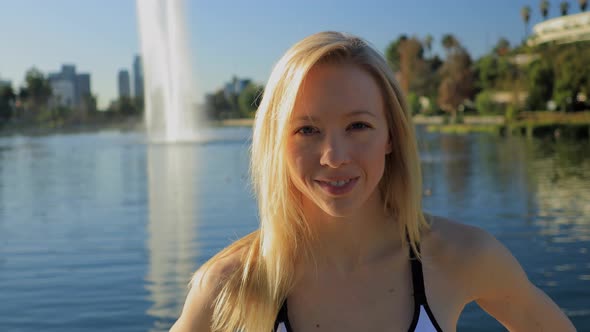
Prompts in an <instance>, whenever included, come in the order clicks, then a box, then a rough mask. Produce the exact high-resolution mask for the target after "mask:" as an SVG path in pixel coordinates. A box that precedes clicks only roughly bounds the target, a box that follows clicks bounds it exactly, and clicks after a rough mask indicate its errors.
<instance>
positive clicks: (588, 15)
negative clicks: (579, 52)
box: [527, 12, 590, 46]
mask: <svg viewBox="0 0 590 332" xmlns="http://www.w3.org/2000/svg"><path fill="white" fill-rule="evenodd" d="M583 40H590V12H583V13H578V14H573V15H566V16H560V17H556V18H552V19H549V20H546V21H543V22H541V23H539V24H536V25H535V26H534V27H533V35H532V36H531V37H530V38H529V40H528V42H527V43H528V44H529V45H531V46H533V45H540V44H545V43H558V44H564V43H572V42H577V41H583Z"/></svg>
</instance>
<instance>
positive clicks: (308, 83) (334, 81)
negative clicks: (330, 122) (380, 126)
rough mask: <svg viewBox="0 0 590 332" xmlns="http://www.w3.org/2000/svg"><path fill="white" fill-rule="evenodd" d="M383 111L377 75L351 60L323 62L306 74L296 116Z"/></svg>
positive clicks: (376, 112)
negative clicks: (374, 75) (333, 62)
mask: <svg viewBox="0 0 590 332" xmlns="http://www.w3.org/2000/svg"><path fill="white" fill-rule="evenodd" d="M359 110H363V111H369V112H371V113H374V115H376V116H384V114H383V96H382V94H381V89H380V88H379V85H378V84H377V81H376V80H375V78H374V77H373V76H372V75H371V74H370V73H369V72H368V71H367V70H366V69H364V68H362V67H360V66H358V65H351V64H321V65H316V66H315V67H313V68H312V69H311V70H310V72H309V73H308V74H307V76H306V77H305V80H304V81H303V84H302V86H301V88H300V90H299V93H298V94H297V99H296V102H295V108H294V109H293V115H294V116H303V115H309V116H314V117H320V116H322V115H325V116H337V115H338V113H347V112H350V111H359Z"/></svg>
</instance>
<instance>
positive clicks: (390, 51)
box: [385, 35, 408, 72]
mask: <svg viewBox="0 0 590 332" xmlns="http://www.w3.org/2000/svg"><path fill="white" fill-rule="evenodd" d="M407 39H408V36H406V35H400V36H399V37H398V38H397V39H396V40H394V41H392V42H391V43H389V45H387V48H386V49H385V59H387V63H388V64H389V67H391V70H392V71H393V72H397V71H399V68H400V63H399V49H398V48H399V45H400V43H402V42H403V41H405V40H407Z"/></svg>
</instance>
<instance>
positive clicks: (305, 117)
mask: <svg viewBox="0 0 590 332" xmlns="http://www.w3.org/2000/svg"><path fill="white" fill-rule="evenodd" d="M356 115H368V116H372V117H374V118H376V117H377V116H376V115H375V114H373V113H371V112H369V111H365V110H356V111H351V112H348V113H346V114H345V115H344V116H345V117H347V118H350V117H353V116H356ZM295 120H311V121H317V120H318V119H317V118H315V117H313V116H311V115H300V116H298V117H296V118H295Z"/></svg>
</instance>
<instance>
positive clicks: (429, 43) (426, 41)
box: [424, 34, 433, 56]
mask: <svg viewBox="0 0 590 332" xmlns="http://www.w3.org/2000/svg"><path fill="white" fill-rule="evenodd" d="M432 40H433V38H432V35H430V34H428V35H426V37H424V48H425V49H426V51H427V52H428V55H429V56H430V51H431V50H432Z"/></svg>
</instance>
